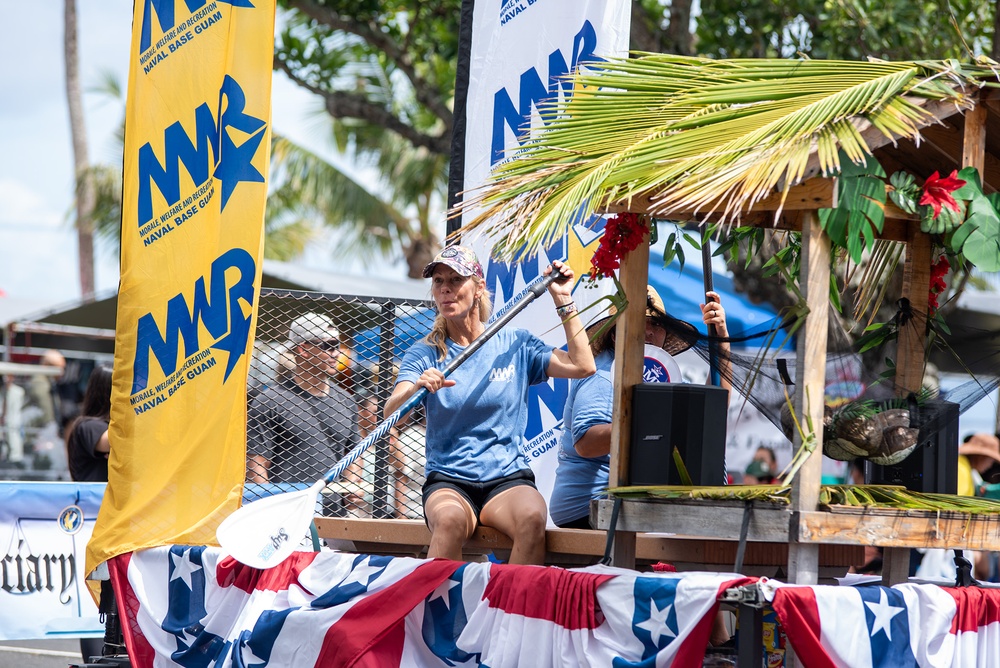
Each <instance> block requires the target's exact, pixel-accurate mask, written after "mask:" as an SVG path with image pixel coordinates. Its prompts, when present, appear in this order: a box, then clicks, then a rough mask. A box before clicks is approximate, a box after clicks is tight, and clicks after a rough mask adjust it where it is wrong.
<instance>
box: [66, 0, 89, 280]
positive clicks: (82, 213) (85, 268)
mask: <svg viewBox="0 0 1000 668" xmlns="http://www.w3.org/2000/svg"><path fill="white" fill-rule="evenodd" d="M63 19H64V26H65V32H64V33H63V55H64V59H65V64H66V102H67V106H68V107H69V128H70V135H71V137H72V140H73V180H74V183H75V189H76V198H75V201H76V233H77V254H78V256H79V264H80V293H81V294H82V295H83V296H84V297H87V296H90V295H92V294H93V293H94V225H93V219H92V215H93V211H94V205H95V202H94V198H95V193H94V183H93V179H92V176H91V172H90V170H89V167H90V165H89V158H88V156H87V126H86V123H85V122H84V117H83V94H82V93H81V91H80V64H79V49H78V48H77V35H76V0H65V2H64V5H63Z"/></svg>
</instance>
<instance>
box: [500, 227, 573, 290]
mask: <svg viewBox="0 0 1000 668" xmlns="http://www.w3.org/2000/svg"><path fill="white" fill-rule="evenodd" d="M545 257H546V258H548V262H546V263H544V264H543V263H542V262H541V258H537V259H533V260H526V261H524V262H518V263H510V264H508V263H506V262H497V261H496V260H493V259H492V258H491V259H490V261H489V263H488V265H487V267H486V286H487V287H488V288H489V289H490V291H491V292H492V293H493V301H494V302H495V303H496V304H504V303H506V302H507V301H509V300H510V299H512V298H513V297H514V293H515V286H516V285H517V275H518V271H519V270H520V273H521V278H522V279H523V281H524V284H525V285H527V284H528V283H531V282H532V281H534V280H535V279H536V278H538V277H539V276H540V275H541V272H542V270H544V269H545V267H547V266H549V265H550V264H551V263H552V261H553V260H563V259H565V257H566V246H565V242H564V240H563V239H558V240H557V241H556V243H554V244H553V245H552V246H550V247H549V248H546V249H545Z"/></svg>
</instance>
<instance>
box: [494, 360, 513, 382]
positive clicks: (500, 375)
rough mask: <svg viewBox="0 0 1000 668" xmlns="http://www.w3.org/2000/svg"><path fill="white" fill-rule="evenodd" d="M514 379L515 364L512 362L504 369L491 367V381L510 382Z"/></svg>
mask: <svg viewBox="0 0 1000 668" xmlns="http://www.w3.org/2000/svg"><path fill="white" fill-rule="evenodd" d="M512 380H514V365H513V364H511V365H510V366H508V367H505V368H503V369H490V382H491V383H509V382H511V381H512Z"/></svg>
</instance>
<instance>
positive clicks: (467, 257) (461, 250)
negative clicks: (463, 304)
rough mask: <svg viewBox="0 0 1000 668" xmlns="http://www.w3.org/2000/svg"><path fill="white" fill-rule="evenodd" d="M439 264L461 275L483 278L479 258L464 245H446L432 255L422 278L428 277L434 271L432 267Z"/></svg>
mask: <svg viewBox="0 0 1000 668" xmlns="http://www.w3.org/2000/svg"><path fill="white" fill-rule="evenodd" d="M439 264H443V265H445V266H447V267H451V268H452V269H454V270H455V271H456V272H458V273H459V275H461V276H473V275H475V276H478V277H479V278H483V266H482V265H481V264H479V258H477V257H476V253H475V251H473V250H472V249H471V248H466V247H465V246H448V247H447V248H444V249H442V250H441V252H440V253H438V254H437V255H435V256H434V259H433V260H431V261H430V262H429V263H428V264H427V266H426V267H424V278H430V277H431V274H433V273H434V268H435V267H437V266H438V265H439Z"/></svg>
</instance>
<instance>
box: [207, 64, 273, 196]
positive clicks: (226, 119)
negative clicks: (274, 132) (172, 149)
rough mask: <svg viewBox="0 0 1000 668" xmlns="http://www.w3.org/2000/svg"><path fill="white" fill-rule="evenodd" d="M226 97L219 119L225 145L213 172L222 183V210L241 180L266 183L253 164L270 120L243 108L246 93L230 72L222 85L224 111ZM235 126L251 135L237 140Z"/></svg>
mask: <svg viewBox="0 0 1000 668" xmlns="http://www.w3.org/2000/svg"><path fill="white" fill-rule="evenodd" d="M223 100H225V101H226V109H225V111H222V112H221V118H220V119H219V135H220V136H219V140H220V142H221V144H222V145H221V147H220V150H219V162H218V165H217V166H216V168H215V171H214V172H213V174H212V175H213V176H215V178H217V179H219V181H220V182H221V183H222V210H223V211H225V210H226V203H227V202H228V201H229V198H230V197H231V196H232V194H233V191H234V190H235V189H236V186H237V185H238V184H239V183H241V182H243V181H246V182H248V183H264V175H263V174H261V173H260V171H259V170H258V169H257V168H256V167H254V166H253V159H254V156H256V155H257V149H258V148H260V142H261V141H262V140H263V139H264V134H265V133H266V128H267V123H266V122H264V121H263V120H262V119H260V118H257V117H255V116H251V115H250V114H247V113H245V112H244V111H243V109H244V107H245V106H246V94H245V93H244V92H243V89H242V88H241V87H240V85H239V84H238V83H237V82H236V80H235V79H233V78H232V77H231V76H229V75H228V74H227V75H226V78H225V79H224V80H223V82H222V88H220V89H219V109H220V111H221V109H222V104H223ZM234 130H235V131H238V132H239V133H240V135H249V137H248V138H246V139H244V140H243V141H242V142H241V143H239V144H237V143H236V140H235V138H234V137H238V136H240V135H234Z"/></svg>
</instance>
